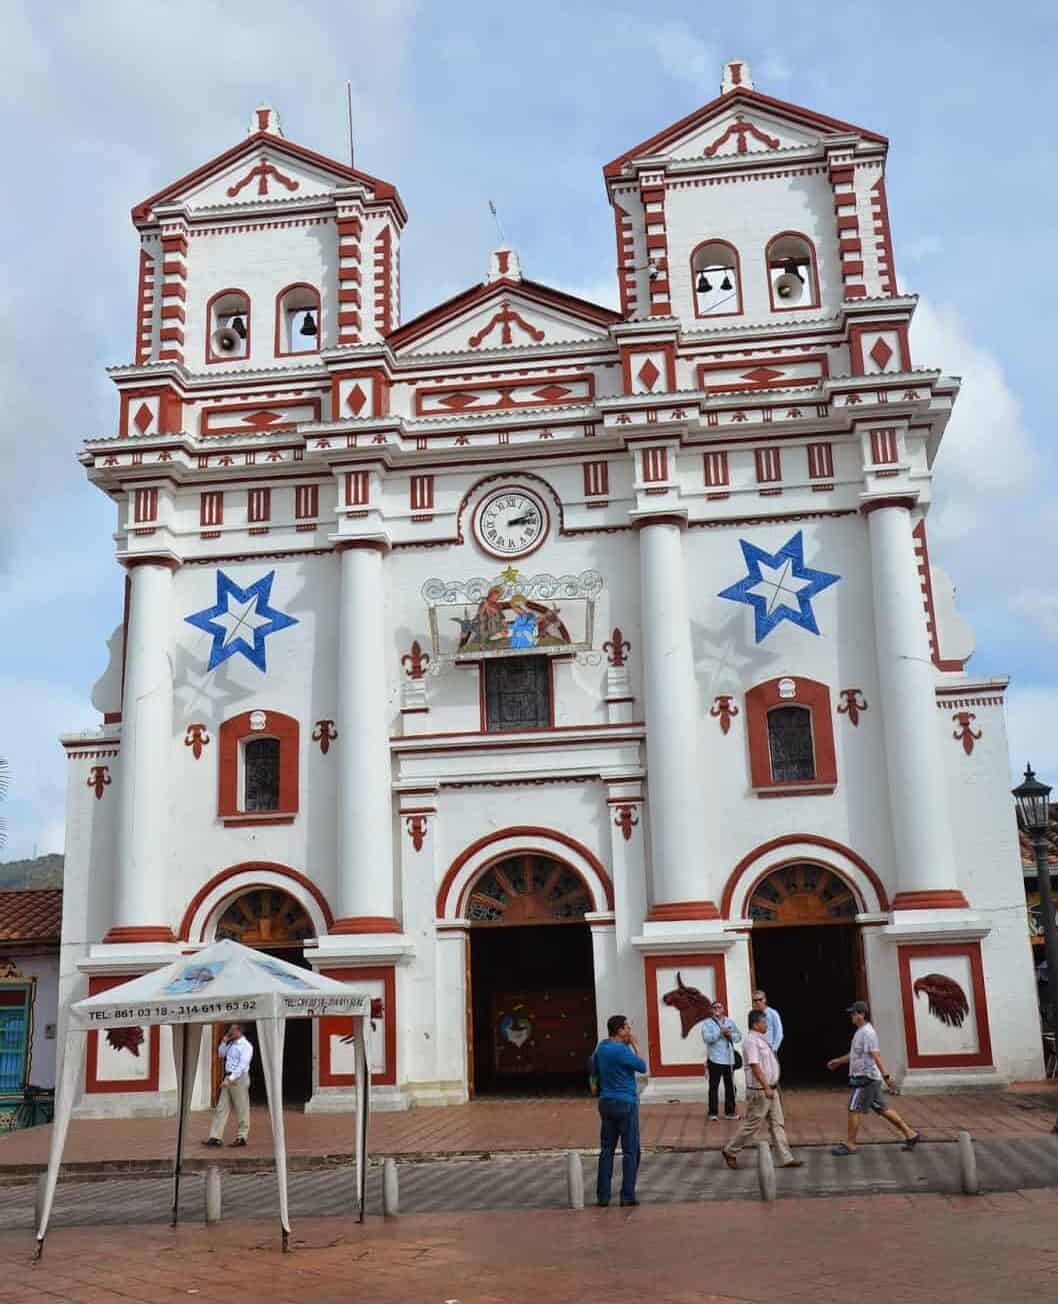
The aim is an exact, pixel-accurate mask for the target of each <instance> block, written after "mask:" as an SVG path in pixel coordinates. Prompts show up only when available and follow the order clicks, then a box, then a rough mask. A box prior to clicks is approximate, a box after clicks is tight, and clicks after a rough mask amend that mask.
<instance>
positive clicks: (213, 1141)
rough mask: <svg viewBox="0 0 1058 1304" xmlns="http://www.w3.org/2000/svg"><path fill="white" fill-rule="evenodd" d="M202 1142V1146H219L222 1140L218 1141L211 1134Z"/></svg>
mask: <svg viewBox="0 0 1058 1304" xmlns="http://www.w3.org/2000/svg"><path fill="white" fill-rule="evenodd" d="M202 1144H203V1145H204V1146H220V1145H223V1144H224V1142H223V1141H218V1140H217V1138H216V1137H215V1136H211V1137H207V1138H206V1140H205V1141H203V1142H202Z"/></svg>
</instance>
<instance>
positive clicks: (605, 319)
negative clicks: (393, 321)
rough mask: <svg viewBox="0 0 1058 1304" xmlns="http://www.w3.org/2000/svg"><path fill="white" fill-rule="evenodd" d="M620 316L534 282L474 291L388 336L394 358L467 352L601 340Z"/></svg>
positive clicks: (480, 287)
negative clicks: (397, 356)
mask: <svg viewBox="0 0 1058 1304" xmlns="http://www.w3.org/2000/svg"><path fill="white" fill-rule="evenodd" d="M620 320H621V315H620V313H617V312H614V311H613V310H612V309H610V308H604V307H602V306H601V305H600V304H596V303H589V302H588V301H587V300H586V299H577V298H574V297H573V296H572V295H568V294H563V293H562V292H561V291H559V290H553V289H551V288H550V287H549V286H546V285H540V284H539V283H538V282H536V281H522V280H514V279H506V278H501V279H499V280H496V281H491V282H487V283H486V284H484V285H478V286H475V287H474V288H473V289H471V290H467V291H465V292H464V293H463V294H459V295H456V297H455V298H454V299H449V300H447V302H445V303H442V304H439V305H438V306H437V307H436V308H432V309H430V311H428V312H425V313H422V314H421V315H420V316H418V317H415V318H413V319H412V320H411V321H408V322H405V323H404V325H402V326H400V327H398V329H397V330H395V331H393V332H392V334H390V335H389V336H388V341H389V344H390V346H391V347H392V348H393V350H394V352H396V353H416V354H418V353H465V352H476V351H479V350H480V351H482V352H485V351H491V350H494V349H511V350H515V349H525V348H533V347H539V348H544V347H547V346H549V345H555V344H570V343H586V342H591V341H593V340H600V341H601V340H605V339H606V338H607V335H608V331H609V327H610V325H611V324H612V323H614V322H618V321H620Z"/></svg>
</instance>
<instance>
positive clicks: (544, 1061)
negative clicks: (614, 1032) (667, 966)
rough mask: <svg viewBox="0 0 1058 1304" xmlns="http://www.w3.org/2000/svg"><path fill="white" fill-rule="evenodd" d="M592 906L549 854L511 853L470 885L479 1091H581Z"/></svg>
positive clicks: (471, 1020) (471, 1009)
mask: <svg viewBox="0 0 1058 1304" xmlns="http://www.w3.org/2000/svg"><path fill="white" fill-rule="evenodd" d="M590 909H591V897H590V895H589V892H588V889H587V887H586V885H585V884H584V882H583V880H582V879H581V878H580V876H579V875H578V874H576V873H575V872H574V871H573V870H571V869H570V868H569V867H568V866H566V865H564V864H562V863H561V862H559V861H557V860H553V859H551V858H550V857H547V856H540V855H535V854H528V853H527V854H520V855H514V856H508V857H506V858H505V859H504V860H502V861H499V862H498V863H496V864H495V865H492V866H491V867H490V868H489V869H487V870H486V871H485V873H484V874H483V875H482V877H481V878H480V879H479V880H478V882H477V883H476V884H475V886H474V888H473V890H472V892H471V893H470V897H469V900H468V904H467V918H468V919H469V920H470V923H471V925H472V926H471V929H470V951H469V955H470V973H469V983H468V1019H467V1022H468V1039H469V1052H470V1062H471V1075H470V1077H471V1082H472V1083H473V1090H474V1093H475V1094H493V1093H498V1094H514V1095H519V1094H537V1093H547V1092H550V1091H562V1092H569V1091H573V1092H578V1093H586V1092H587V1081H588V1070H587V1062H588V1058H589V1056H590V1055H591V1052H592V1050H593V1049H594V1048H595V1039H596V1021H595V974H594V966H593V960H592V943H591V932H590V930H589V928H588V925H587V924H586V923H585V922H584V914H585V912H586V911H587V910H590Z"/></svg>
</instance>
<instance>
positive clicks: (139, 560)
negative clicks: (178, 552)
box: [121, 555, 181, 571]
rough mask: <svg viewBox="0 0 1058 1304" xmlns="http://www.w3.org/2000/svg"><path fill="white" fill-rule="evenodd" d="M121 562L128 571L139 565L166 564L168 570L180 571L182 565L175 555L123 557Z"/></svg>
mask: <svg viewBox="0 0 1058 1304" xmlns="http://www.w3.org/2000/svg"><path fill="white" fill-rule="evenodd" d="M121 564H122V565H123V566H124V567H125V569H126V570H127V571H131V570H135V569H136V567H137V566H164V567H165V568H166V570H171V571H178V570H179V569H180V565H181V563H180V562H179V561H178V560H177V559H176V558H175V557H155V556H150V555H147V556H142V557H141V556H136V557H123V558H122V560H121Z"/></svg>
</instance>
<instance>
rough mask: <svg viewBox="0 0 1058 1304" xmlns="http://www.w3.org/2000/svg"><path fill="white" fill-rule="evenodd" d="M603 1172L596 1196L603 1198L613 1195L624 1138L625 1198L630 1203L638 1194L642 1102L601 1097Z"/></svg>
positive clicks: (623, 1194) (601, 1166)
mask: <svg viewBox="0 0 1058 1304" xmlns="http://www.w3.org/2000/svg"><path fill="white" fill-rule="evenodd" d="M599 1119H600V1121H601V1124H602V1126H601V1130H600V1134H599V1145H600V1147H601V1151H600V1154H599V1176H598V1179H597V1180H596V1183H595V1196H596V1199H598V1200H599V1201H600V1202H608V1201H609V1199H610V1186H611V1185H612V1183H613V1157H614V1151H615V1150H616V1149H617V1142H618V1140H620V1142H621V1199H622V1200H623V1201H624V1202H625V1203H626V1204H627V1203H629V1202H630V1201H632V1200H634V1199H635V1198H636V1174H637V1173H638V1171H639V1102H638V1101H635V1100H615V1099H613V1098H606V1097H604V1098H602V1099H600V1101H599Z"/></svg>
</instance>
